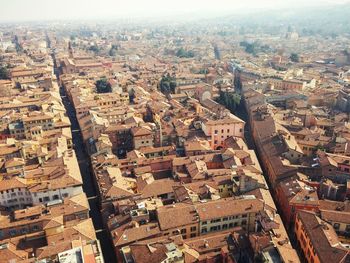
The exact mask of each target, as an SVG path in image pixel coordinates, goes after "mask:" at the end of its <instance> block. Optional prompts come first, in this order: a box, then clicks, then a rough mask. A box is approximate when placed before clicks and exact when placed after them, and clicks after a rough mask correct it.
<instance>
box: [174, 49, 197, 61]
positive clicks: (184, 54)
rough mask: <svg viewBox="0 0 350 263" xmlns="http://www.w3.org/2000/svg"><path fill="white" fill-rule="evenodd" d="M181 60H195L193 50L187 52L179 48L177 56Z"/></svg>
mask: <svg viewBox="0 0 350 263" xmlns="http://www.w3.org/2000/svg"><path fill="white" fill-rule="evenodd" d="M175 55H176V56H177V57H179V58H193V57H194V52H193V51H192V50H189V51H186V50H185V49H184V48H182V47H181V48H179V49H178V50H177V51H176V54H175Z"/></svg>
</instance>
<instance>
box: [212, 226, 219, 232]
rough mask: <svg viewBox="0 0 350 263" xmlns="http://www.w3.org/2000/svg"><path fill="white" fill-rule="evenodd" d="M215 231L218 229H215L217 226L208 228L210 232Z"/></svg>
mask: <svg viewBox="0 0 350 263" xmlns="http://www.w3.org/2000/svg"><path fill="white" fill-rule="evenodd" d="M216 230H218V227H217V226H212V227H211V228H210V231H216Z"/></svg>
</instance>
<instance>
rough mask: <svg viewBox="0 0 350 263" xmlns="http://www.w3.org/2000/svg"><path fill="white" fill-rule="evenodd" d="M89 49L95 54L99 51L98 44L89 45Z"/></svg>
mask: <svg viewBox="0 0 350 263" xmlns="http://www.w3.org/2000/svg"><path fill="white" fill-rule="evenodd" d="M89 50H90V51H92V52H94V53H95V54H98V53H99V52H100V49H99V47H98V46H96V45H94V46H90V47H89Z"/></svg>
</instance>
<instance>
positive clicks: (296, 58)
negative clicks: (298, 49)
mask: <svg viewBox="0 0 350 263" xmlns="http://www.w3.org/2000/svg"><path fill="white" fill-rule="evenodd" d="M289 58H290V60H291V61H293V62H299V55H298V54H297V53H292V54H290V57H289Z"/></svg>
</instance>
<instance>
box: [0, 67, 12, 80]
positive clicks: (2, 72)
mask: <svg viewBox="0 0 350 263" xmlns="http://www.w3.org/2000/svg"><path fill="white" fill-rule="evenodd" d="M0 79H10V74H9V71H8V69H7V67H4V66H1V67H0Z"/></svg>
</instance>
